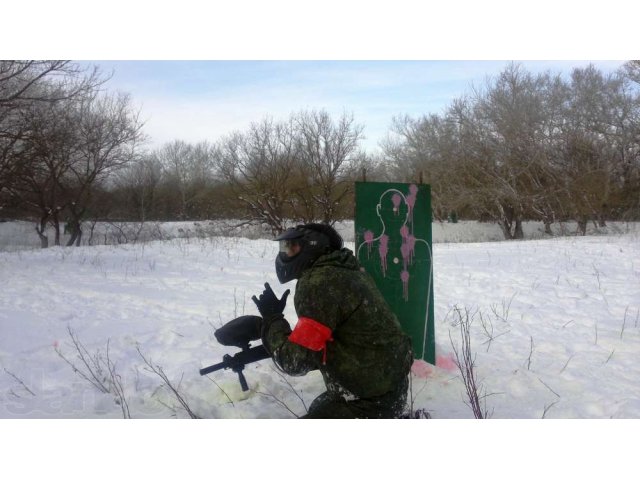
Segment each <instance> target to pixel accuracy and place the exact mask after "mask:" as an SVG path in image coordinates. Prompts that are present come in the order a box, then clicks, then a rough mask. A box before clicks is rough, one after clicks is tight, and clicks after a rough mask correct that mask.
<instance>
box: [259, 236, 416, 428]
mask: <svg viewBox="0 0 640 480" xmlns="http://www.w3.org/2000/svg"><path fill="white" fill-rule="evenodd" d="M275 240H277V241H279V242H280V252H279V254H278V256H277V257H276V273H277V275H278V279H279V280H280V283H287V282H289V281H291V280H293V279H298V283H297V286H296V293H295V296H294V305H295V309H296V313H297V315H298V322H297V324H296V326H295V328H294V329H293V331H292V330H291V327H290V326H289V323H288V322H287V321H286V319H285V318H284V315H283V311H284V308H285V305H286V302H287V297H288V295H289V292H290V290H287V291H286V292H285V293H284V294H283V295H282V298H281V299H278V298H277V297H276V295H275V294H274V293H273V290H272V289H271V287H270V286H269V284H268V283H265V290H264V291H263V293H262V294H261V295H260V298H256V296H255V295H254V296H253V298H252V299H253V301H254V302H255V304H256V306H257V307H258V310H259V311H260V314H261V315H262V318H263V321H262V327H261V336H262V343H263V345H264V346H265V348H266V349H267V351H268V352H269V354H270V355H271V356H272V358H273V360H274V362H275V364H276V365H277V366H278V367H279V368H280V369H281V370H282V371H284V372H285V373H287V374H289V375H305V374H306V373H308V372H310V371H312V370H320V372H321V373H322V377H323V379H324V382H325V385H326V387H327V391H326V392H324V393H323V394H321V395H320V396H319V397H317V398H316V399H315V400H314V401H313V402H312V404H311V405H310V407H309V411H308V413H307V415H305V416H304V417H303V418H398V417H400V416H401V415H402V414H403V411H404V409H405V405H406V400H407V389H408V384H409V379H408V374H409V370H410V368H411V364H412V363H413V351H412V348H411V339H410V338H409V336H408V335H406V334H405V333H404V332H403V331H402V329H401V327H400V323H399V322H398V319H397V318H396V316H395V315H394V314H393V312H392V311H391V309H390V308H389V306H388V305H387V303H386V302H385V300H384V298H383V297H382V295H381V294H380V292H379V291H378V289H377V287H376V285H375V284H374V282H373V280H372V278H371V277H370V276H369V275H368V274H367V273H366V272H365V271H364V269H361V268H360V265H359V264H358V261H357V260H356V258H355V256H354V255H353V252H352V251H351V250H349V249H347V248H342V238H341V237H340V235H339V234H338V233H337V232H336V231H335V230H334V229H333V228H332V227H330V226H328V225H324V224H317V223H310V224H306V225H299V226H297V227H296V228H290V229H288V230H286V231H285V232H283V233H282V234H280V235H279V236H277V237H276V238H275Z"/></svg>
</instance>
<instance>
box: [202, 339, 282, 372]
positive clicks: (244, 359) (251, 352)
mask: <svg viewBox="0 0 640 480" xmlns="http://www.w3.org/2000/svg"><path fill="white" fill-rule="evenodd" d="M270 356H271V355H269V353H268V352H267V350H266V349H265V348H264V347H263V346H262V345H257V346H255V347H251V348H249V349H246V350H242V351H241V352H238V353H236V354H235V355H234V356H233V357H232V356H230V355H228V354H227V355H225V356H224V357H222V362H220V363H216V364H215V365H211V366H210V367H205V368H202V369H200V375H206V374H208V373H211V372H215V371H216V370H222V369H223V368H231V369H234V368H235V369H238V368H240V369H242V368H244V366H245V365H246V364H248V363H253V362H258V361H260V360H264V359H265V358H269V357H270Z"/></svg>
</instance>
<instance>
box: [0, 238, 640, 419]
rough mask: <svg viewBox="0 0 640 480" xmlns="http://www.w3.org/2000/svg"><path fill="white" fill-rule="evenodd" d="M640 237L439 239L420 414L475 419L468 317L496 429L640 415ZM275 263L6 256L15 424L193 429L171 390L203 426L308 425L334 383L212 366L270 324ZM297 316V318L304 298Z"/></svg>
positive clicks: (210, 249)
mask: <svg viewBox="0 0 640 480" xmlns="http://www.w3.org/2000/svg"><path fill="white" fill-rule="evenodd" d="M638 240H639V235H638V233H637V232H631V233H627V234H615V235H606V236H588V237H561V238H554V239H547V240H530V241H520V242H483V243H438V244H435V245H434V258H435V261H434V263H435V279H434V281H435V283H434V284H435V298H436V303H435V305H436V308H435V318H436V329H435V330H436V348H437V356H438V362H437V366H436V367H431V366H428V365H426V364H417V365H416V366H415V368H414V375H412V397H411V402H412V405H413V407H414V409H415V408H424V409H426V410H428V411H429V412H430V414H431V416H432V417H433V418H439V419H451V418H473V414H472V411H471V409H470V408H469V406H468V405H467V404H466V401H467V399H466V396H465V390H464V385H463V383H462V381H461V377H460V376H459V372H458V370H457V368H456V366H455V364H454V362H453V359H454V350H453V346H454V345H455V346H457V347H458V348H459V345H460V330H459V328H458V327H457V324H458V322H459V320H460V315H462V317H463V318H465V317H467V316H468V317H469V319H470V320H471V321H472V324H471V331H472V351H473V353H474V354H475V356H476V372H477V378H478V381H479V382H480V384H481V387H482V393H484V394H485V395H486V396H485V398H484V406H485V408H486V411H487V412H488V413H489V415H490V416H491V417H492V418H507V419H519V418H537V419H539V418H565V419H566V418H640V382H639V381H638V379H639V378H640V364H639V362H638V361H637V359H638V353H639V352H640V318H639V317H640V243H639V241H638ZM347 246H350V247H351V248H353V244H351V243H349V244H347ZM275 253H276V245H275V243H274V242H271V241H269V240H261V239H256V240H250V239H247V238H239V237H236V238H225V237H211V238H198V237H195V238H188V239H187V238H175V239H173V240H166V241H156V242H150V243H145V244H135V245H129V244H127V245H119V246H113V245H107V246H104V245H98V246H93V247H80V248H60V247H54V248H49V249H45V250H40V249H37V250H21V251H14V252H4V253H0V284H1V285H2V290H1V291H0V329H1V335H0V368H1V370H0V398H1V402H0V417H2V418H121V417H123V416H131V417H132V418H171V417H178V418H188V417H189V416H190V414H189V413H188V410H187V409H186V408H185V406H184V405H182V404H181V403H180V402H179V399H178V397H177V395H175V393H173V392H172V391H171V388H170V387H169V385H168V383H171V385H172V386H174V387H175V388H176V389H177V390H178V392H179V393H180V394H181V396H182V397H183V399H184V400H185V402H186V404H187V405H188V407H189V409H190V410H191V412H192V413H193V414H194V415H196V416H198V417H200V418H295V417H296V416H300V415H303V414H304V413H305V412H306V408H307V407H308V405H309V404H310V402H311V401H312V400H313V398H315V396H317V395H318V394H319V393H321V392H322V391H323V389H324V387H323V384H322V380H321V377H320V375H319V374H313V373H312V374H309V375H307V376H305V377H297V378H291V377H285V376H283V375H281V374H280V373H279V372H278V371H277V370H276V369H275V368H274V366H273V365H272V363H271V362H270V361H262V362H259V363H256V364H252V365H250V366H248V367H247V369H246V372H245V373H246V377H247V380H248V382H249V385H250V387H251V390H250V391H249V392H246V393H245V392H242V391H241V389H240V386H239V383H238V380H237V376H236V375H235V374H234V373H232V372H230V371H219V372H216V373H213V374H211V375H209V376H207V377H201V376H200V375H199V373H198V370H199V369H200V368H202V367H204V366H207V365H209V364H212V363H217V362H219V361H220V360H221V358H222V356H223V355H224V354H225V353H234V350H233V348H228V347H223V346H221V345H219V344H217V343H216V341H215V338H214V337H213V332H214V331H215V329H216V328H217V327H219V326H221V325H222V324H223V323H224V322H226V321H228V320H230V319H232V318H234V317H236V316H238V315H242V314H254V313H257V312H256V309H255V306H254V305H253V302H252V301H251V296H252V295H254V294H258V293H260V292H261V289H262V285H263V283H264V282H267V281H268V282H270V284H271V285H272V286H273V287H274V289H275V290H276V292H282V291H284V289H285V286H283V285H280V284H279V283H278V281H277V279H276V277H275V272H274V269H273V258H274V256H275ZM289 286H291V287H293V286H294V285H287V286H286V287H289ZM285 314H286V316H287V318H288V319H290V320H293V321H295V314H294V310H293V306H292V302H289V305H288V306H287V310H286V311H285ZM72 335H73V337H74V338H75V339H76V341H77V345H74V343H73V338H72ZM107 346H108V351H107ZM79 348H84V349H86V350H85V355H86V357H87V359H89V360H91V359H94V360H95V361H96V362H97V363H98V364H101V365H102V367H103V368H102V370H103V372H102V375H103V376H104V377H110V375H109V371H108V370H109V369H108V365H109V364H111V365H112V370H113V373H115V374H116V375H117V378H118V379H119V380H120V385H121V392H120V394H118V392H117V390H115V389H114V388H111V387H110V386H109V385H110V384H109V381H108V380H107V381H103V382H98V383H104V384H105V386H106V387H107V388H106V389H107V390H109V391H108V392H103V391H100V389H99V388H96V386H94V385H92V383H90V381H89V380H87V379H85V378H83V377H82V376H81V374H80V373H84V375H86V376H87V377H91V375H90V374H91V372H90V371H89V369H88V368H87V367H86V366H84V365H82V364H81V360H80V359H79V358H78V349H79ZM107 353H108V358H107ZM65 358H66V359H67V360H68V361H69V362H70V363H73V364H74V365H75V366H76V368H77V369H78V370H79V372H75V371H74V369H73V367H72V366H71V365H70V364H69V363H67V361H65ZM145 360H146V361H148V362H149V363H151V365H152V366H154V367H156V370H157V372H154V371H153V370H152V368H151V366H150V365H147V362H146V361H145ZM96 369H97V367H96V368H93V370H96ZM159 372H163V373H164V374H166V379H167V380H169V382H166V381H165V380H164V379H163V378H162V376H161V375H159V374H158V373H159ZM99 380H100V381H102V380H104V379H99ZM96 381H97V380H96ZM96 381H94V382H93V383H96ZM124 407H126V409H125V408H124Z"/></svg>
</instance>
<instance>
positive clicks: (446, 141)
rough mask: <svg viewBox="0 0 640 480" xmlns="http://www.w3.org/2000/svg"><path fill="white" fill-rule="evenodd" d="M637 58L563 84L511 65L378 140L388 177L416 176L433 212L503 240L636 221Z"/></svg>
mask: <svg viewBox="0 0 640 480" xmlns="http://www.w3.org/2000/svg"><path fill="white" fill-rule="evenodd" d="M638 85H640V61H637V60H636V61H630V62H627V63H626V64H625V65H624V66H623V67H622V68H621V69H619V70H618V71H616V72H614V73H612V74H604V73H602V72H600V71H599V70H598V69H596V68H595V67H593V66H588V67H586V68H576V69H574V70H573V71H572V72H571V75H570V76H569V78H566V79H565V78H563V77H562V76H561V75H559V74H554V73H551V72H545V73H541V74H537V75H534V74H532V73H529V72H527V71H526V70H525V69H524V68H523V67H522V66H521V65H519V64H515V63H513V64H510V65H509V66H508V67H507V68H505V70H504V71H503V72H501V73H500V75H499V76H498V77H497V78H492V79H489V80H487V81H486V83H485V84H484V85H481V86H478V87H475V88H472V89H471V91H470V92H469V93H467V94H466V95H464V96H462V97H460V98H458V99H456V100H454V101H453V102H452V103H451V105H450V106H449V107H448V108H447V109H446V111H445V112H444V113H443V114H440V115H435V114H432V115H425V116H423V117H421V118H417V119H414V118H409V117H406V116H405V117H397V118H394V122H393V127H392V132H393V135H392V136H391V137H390V138H389V139H387V140H386V142H385V147H384V149H385V153H386V156H387V159H388V160H389V161H388V163H387V164H388V165H389V166H390V169H391V170H390V171H391V175H392V176H393V177H396V178H405V179H407V178H411V177H415V175H416V173H417V172H424V178H425V182H426V183H430V184H431V186H432V195H433V199H432V202H433V206H434V214H435V216H436V217H437V218H440V219H442V218H445V217H446V216H447V215H450V214H451V213H452V212H453V213H454V214H457V215H459V216H462V217H467V218H475V219H482V220H490V221H494V222H497V223H498V224H499V225H500V227H501V228H502V230H503V233H504V236H505V238H507V239H512V238H522V236H523V233H522V222H523V221H524V220H538V221H541V222H543V223H544V225H545V229H546V232H547V233H551V225H552V224H553V223H554V222H557V221H567V220H573V221H576V222H577V223H578V226H579V229H580V231H581V233H582V234H584V233H585V232H586V227H587V224H588V222H589V221H593V222H596V223H597V224H598V225H600V226H604V225H605V223H606V220H614V219H615V220H638V219H639V218H640V91H639V89H638Z"/></svg>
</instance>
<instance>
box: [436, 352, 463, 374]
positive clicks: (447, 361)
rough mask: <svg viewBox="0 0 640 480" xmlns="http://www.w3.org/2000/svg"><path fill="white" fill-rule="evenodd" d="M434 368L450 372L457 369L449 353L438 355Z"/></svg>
mask: <svg viewBox="0 0 640 480" xmlns="http://www.w3.org/2000/svg"><path fill="white" fill-rule="evenodd" d="M436 366H437V367H438V368H442V369H444V370H447V371H452V370H455V369H456V368H458V366H457V365H456V362H455V360H454V359H453V355H452V354H451V353H449V354H447V355H438V356H437V357H436Z"/></svg>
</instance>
